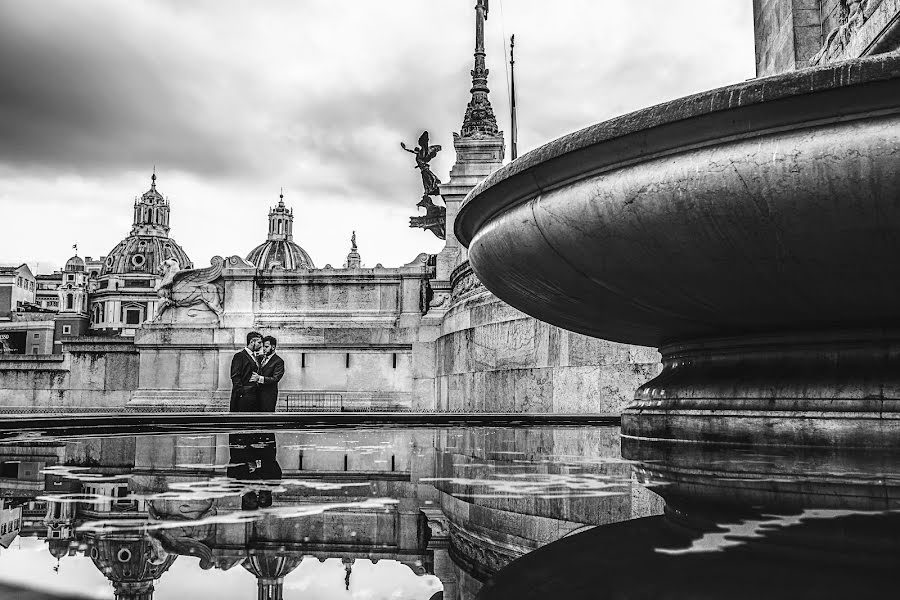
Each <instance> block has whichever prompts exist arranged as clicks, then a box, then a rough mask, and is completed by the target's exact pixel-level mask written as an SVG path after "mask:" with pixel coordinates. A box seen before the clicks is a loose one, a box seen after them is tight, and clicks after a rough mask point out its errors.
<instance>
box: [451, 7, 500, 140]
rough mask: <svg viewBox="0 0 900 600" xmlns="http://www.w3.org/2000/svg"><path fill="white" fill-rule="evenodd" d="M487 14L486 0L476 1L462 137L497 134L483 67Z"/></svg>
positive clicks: (486, 71)
mask: <svg viewBox="0 0 900 600" xmlns="http://www.w3.org/2000/svg"><path fill="white" fill-rule="evenodd" d="M487 14H488V0H477V3H476V4H475V68H474V69H472V89H471V92H472V99H471V100H470V101H469V104H468V106H466V116H465V117H464V118H463V125H462V131H460V135H461V136H462V137H481V136H485V135H487V136H495V135H497V134H498V131H499V130H498V129H497V119H496V118H495V117H494V109H493V108H491V101H490V98H488V92H490V90H489V89H488V85H487V81H488V72H489V71H488V69H487V67H486V66H485V60H484V59H485V52H484V22H485V20H486V19H487Z"/></svg>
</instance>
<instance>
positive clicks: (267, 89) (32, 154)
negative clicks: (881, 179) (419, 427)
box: [0, 0, 754, 272]
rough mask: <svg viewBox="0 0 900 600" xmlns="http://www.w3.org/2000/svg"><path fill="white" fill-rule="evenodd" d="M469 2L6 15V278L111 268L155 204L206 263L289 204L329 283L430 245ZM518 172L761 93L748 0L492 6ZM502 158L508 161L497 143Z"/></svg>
mask: <svg viewBox="0 0 900 600" xmlns="http://www.w3.org/2000/svg"><path fill="white" fill-rule="evenodd" d="M473 6H474V1H473V0H410V1H408V2H387V1H384V2H376V1H374V0H340V1H334V0H266V1H265V2H260V1H258V0H256V1H250V0H190V1H185V0H144V1H139V0H130V1H128V2H125V1H122V0H78V1H77V2H76V1H71V0H69V1H63V0H41V1H40V2H35V1H33V0H2V1H0V220H2V223H3V226H2V229H0V264H8V263H18V262H28V263H29V264H30V265H31V266H32V268H35V267H36V268H37V269H38V270H39V271H40V272H48V271H50V270H51V269H52V268H58V267H60V266H61V265H62V264H63V263H64V262H65V260H66V258H68V257H69V256H70V255H71V253H72V244H75V243H77V244H78V248H79V254H81V255H82V256H84V255H89V256H99V255H105V254H106V253H107V252H109V250H110V249H112V248H113V246H115V244H116V243H117V242H118V241H119V240H121V239H122V238H123V237H125V236H126V235H127V233H128V230H129V228H130V226H131V217H132V211H131V205H132V202H133V199H134V196H136V195H140V194H141V193H143V192H144V191H145V190H147V189H148V187H149V183H150V179H149V178H150V173H151V170H152V168H153V166H154V165H156V169H157V173H158V176H159V179H158V182H157V183H158V188H159V190H160V191H161V192H162V193H163V194H165V195H167V196H168V197H169V200H170V202H171V206H172V217H171V225H172V231H171V235H172V237H173V238H174V239H175V240H176V241H178V242H179V243H180V244H181V245H182V246H183V247H184V249H185V250H186V251H187V253H188V255H189V256H190V257H191V258H192V259H193V260H194V262H195V263H196V264H197V265H198V266H204V265H206V264H208V260H209V258H210V257H211V256H213V255H215V254H220V255H226V256H227V255H232V254H240V255H246V254H247V253H248V252H249V251H250V250H251V249H252V248H253V247H254V246H256V245H257V244H259V243H261V242H262V241H264V240H265V236H266V231H267V226H268V223H267V216H266V215H267V212H268V208H269V206H271V205H273V204H274V203H275V202H277V199H278V193H279V189H280V188H281V187H283V188H284V194H285V201H286V202H287V203H288V205H289V206H292V207H293V208H294V214H295V222H294V239H295V241H297V242H298V243H299V244H300V245H302V246H303V247H304V248H305V249H306V250H307V251H308V252H309V253H310V255H311V256H312V258H313V261H314V262H315V263H316V265H317V266H320V267H321V266H324V265H325V264H326V263H331V264H333V265H335V266H340V265H341V264H342V263H343V261H344V259H345V257H346V254H347V252H348V250H349V238H350V232H351V230H353V229H355V230H356V232H357V238H358V243H359V249H360V253H361V254H362V257H363V262H364V264H365V265H367V266H374V265H375V264H376V263H379V262H380V263H383V264H384V265H385V266H397V265H400V264H403V263H406V262H409V261H410V260H412V259H413V258H414V257H415V256H416V255H417V254H418V253H420V252H431V253H434V252H437V251H439V250H440V248H441V245H442V243H441V242H440V241H439V240H437V239H436V238H434V237H433V236H432V235H431V234H430V233H428V232H424V231H422V230H415V229H409V228H408V217H409V216H411V215H414V214H416V208H415V203H416V202H417V200H418V198H419V196H420V194H421V179H420V178H419V176H418V172H417V171H415V170H414V169H413V162H412V156H411V155H409V154H407V153H405V152H403V151H402V150H401V149H400V146H399V143H400V142H401V141H405V142H406V143H407V144H409V143H412V142H415V140H416V138H417V137H418V135H419V133H420V132H421V131H422V130H423V129H428V130H429V131H430V132H431V137H432V143H437V144H441V145H443V147H444V150H443V152H441V153H440V154H439V155H438V157H437V158H436V159H435V160H434V161H433V162H432V168H433V170H434V172H435V174H437V175H438V177H440V178H441V179H442V180H444V181H446V180H447V179H448V175H447V174H448V171H449V169H450V167H451V166H452V164H453V161H454V153H453V144H452V132H453V131H454V130H459V128H460V124H461V121H462V116H463V112H464V109H465V105H466V102H467V100H468V96H469V93H468V92H469V87H470V83H471V78H470V75H469V70H470V69H471V66H472V50H473V43H474V11H473V10H472V8H473ZM512 33H515V34H516V91H517V104H518V109H519V113H518V121H519V149H520V154H523V153H524V152H526V151H528V150H530V149H533V148H535V147H537V146H539V145H541V144H543V143H545V142H548V141H550V140H552V139H554V138H556V137H559V136H560V135H563V134H566V133H569V132H571V131H574V130H577V129H579V128H581V127H584V126H587V125H590V124H592V123H595V122H597V121H602V120H605V119H608V118H610V117H614V116H616V115H619V114H622V113H626V112H629V111H632V110H636V109H638V108H641V107H644V106H647V105H651V104H655V103H658V102H662V101H665V100H668V99H671V98H675V97H678V96H682V95H685V94H689V93H693V92H697V91H701V90H704V89H709V88H713V87H717V86H720V85H725V84H728V83H733V82H736V81H741V80H744V79H747V78H750V77H752V76H753V75H754V63H753V61H754V57H753V24H752V3H751V2H750V0H641V1H639V2H621V1H617V2H614V1H613V0H554V1H553V2H549V1H538V0H505V1H504V2H502V3H501V2H500V0H494V1H493V2H492V3H491V13H490V16H489V20H488V22H487V26H486V34H485V35H486V37H487V46H488V48H487V52H488V67H489V68H490V69H491V75H490V84H491V90H492V91H491V99H492V102H493V105H494V110H495V112H496V114H497V116H498V118H499V119H500V124H501V128H502V129H503V130H504V131H505V132H506V135H507V140H508V135H509V119H508V105H509V102H508V93H507V89H508V88H507V83H506V66H505V60H504V51H505V49H504V48H505V41H506V40H507V39H508V36H509V35H510V34H512ZM507 145H508V144H507Z"/></svg>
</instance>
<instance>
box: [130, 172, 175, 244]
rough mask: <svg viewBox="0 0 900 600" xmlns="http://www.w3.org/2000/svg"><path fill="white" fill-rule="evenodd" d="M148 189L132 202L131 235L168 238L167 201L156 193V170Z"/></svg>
mask: <svg viewBox="0 0 900 600" xmlns="http://www.w3.org/2000/svg"><path fill="white" fill-rule="evenodd" d="M150 181H151V183H150V189H149V190H147V191H146V192H144V194H143V195H142V196H141V197H140V198H135V200H134V221H133V223H132V226H131V235H154V236H160V237H168V236H169V201H168V200H166V199H165V198H164V197H163V195H162V194H160V193H159V192H158V191H156V170H155V169H154V171H153V176H152V177H151V178H150Z"/></svg>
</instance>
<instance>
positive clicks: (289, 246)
mask: <svg viewBox="0 0 900 600" xmlns="http://www.w3.org/2000/svg"><path fill="white" fill-rule="evenodd" d="M247 262H249V263H252V264H254V265H256V268H257V269H271V268H272V267H274V266H275V265H276V264H277V265H279V266H281V267H282V268H284V269H315V268H316V267H315V265H314V264H313V261H312V259H311V258H310V257H309V254H307V253H306V250H304V249H303V248H301V247H300V246H298V245H297V244H295V243H294V242H292V241H290V240H266V241H265V242H264V243H262V244H260V245H259V246H257V247H256V248H254V249H253V250H251V251H250V254H248V255H247Z"/></svg>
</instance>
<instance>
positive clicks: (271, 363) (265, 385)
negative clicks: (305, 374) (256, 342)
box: [256, 335, 284, 412]
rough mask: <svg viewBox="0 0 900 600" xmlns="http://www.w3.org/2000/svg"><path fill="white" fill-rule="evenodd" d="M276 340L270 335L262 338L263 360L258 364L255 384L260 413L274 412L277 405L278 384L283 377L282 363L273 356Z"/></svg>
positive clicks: (277, 357) (276, 344) (276, 356)
mask: <svg viewBox="0 0 900 600" xmlns="http://www.w3.org/2000/svg"><path fill="white" fill-rule="evenodd" d="M276 346H278V340H276V339H275V338H273V337H272V336H271V335H267V336H266V337H264V338H263V358H262V360H261V361H260V363H259V376H258V377H257V379H256V383H257V384H258V385H259V391H258V392H257V393H258V394H259V410H261V411H262V412H275V405H276V404H278V382H279V381H281V378H282V377H284V361H283V360H281V357H280V356H278V355H277V354H275V348H276Z"/></svg>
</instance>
